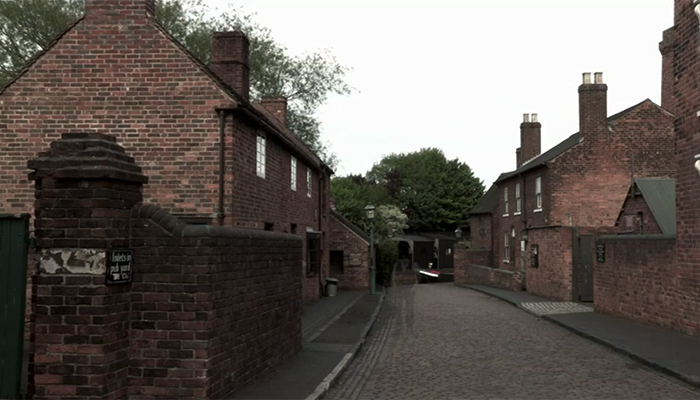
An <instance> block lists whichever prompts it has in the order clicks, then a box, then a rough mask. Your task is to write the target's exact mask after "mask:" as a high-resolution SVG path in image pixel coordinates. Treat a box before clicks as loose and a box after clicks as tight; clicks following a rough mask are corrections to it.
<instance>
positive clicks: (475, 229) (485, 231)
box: [469, 214, 494, 250]
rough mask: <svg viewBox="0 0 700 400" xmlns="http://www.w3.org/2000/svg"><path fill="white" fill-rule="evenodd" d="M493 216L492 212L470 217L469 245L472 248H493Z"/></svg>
mask: <svg viewBox="0 0 700 400" xmlns="http://www.w3.org/2000/svg"><path fill="white" fill-rule="evenodd" d="M493 218H494V217H493V216H492V215H491V214H480V215H472V216H471V217H469V226H470V230H469V246H470V247H471V248H472V249H487V250H491V248H492V247H491V246H492V243H493V235H494V230H493Z"/></svg>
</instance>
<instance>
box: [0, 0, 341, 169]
mask: <svg viewBox="0 0 700 400" xmlns="http://www.w3.org/2000/svg"><path fill="white" fill-rule="evenodd" d="M83 10H84V0H0V87H2V86H4V84H5V83H7V82H8V81H9V80H10V79H11V78H12V77H14V76H15V75H16V74H17V73H18V72H19V71H20V70H21V69H22V68H23V67H24V65H25V64H26V63H27V61H28V60H29V59H30V58H31V57H32V56H33V55H34V54H36V53H38V52H39V51H41V50H43V49H45V48H46V47H47V46H48V45H49V44H50V43H51V41H52V40H53V38H54V37H56V35H58V34H59V33H60V32H62V31H63V30H64V29H65V28H67V27H68V26H69V25H70V23H72V22H73V21H75V20H76V19H77V18H79V17H80V15H82V13H83ZM207 11H209V9H208V7H207V6H206V5H205V4H204V3H203V2H202V0H158V1H157V2H156V18H157V19H158V21H159V22H160V24H161V25H162V26H163V27H164V28H165V29H166V30H167V31H168V32H169V33H170V34H171V35H172V36H173V37H175V38H176V39H177V40H178V41H180V42H181V43H182V44H183V45H184V46H185V47H186V48H187V49H189V50H190V52H192V54H194V55H195V56H196V57H198V58H199V59H200V60H201V61H202V62H204V63H205V64H208V63H209V62H210V60H211V54H212V41H211V37H212V32H214V31H228V30H235V29H238V30H241V31H243V32H245V33H246V35H247V36H248V38H249V40H250V71H251V96H252V97H253V99H254V100H259V99H262V98H269V97H287V99H288V102H289V111H288V124H289V129H290V130H291V131H292V132H294V133H295V134H297V135H298V136H299V138H300V139H301V140H302V141H304V143H306V144H307V145H308V146H309V147H310V148H311V149H312V150H314V151H315V152H316V153H317V154H319V155H320V156H321V157H322V158H324V159H325V161H326V163H328V164H329V165H331V167H333V166H335V164H336V163H337V159H336V156H335V155H334V154H332V153H331V152H330V150H329V146H328V144H327V143H324V142H323V141H322V140H321V124H320V122H319V121H318V119H317V118H316V117H315V113H316V111H317V109H318V107H319V106H321V105H322V104H323V103H324V102H325V101H326V99H327V96H328V95H329V94H341V95H342V94H348V93H351V91H352V88H351V87H350V86H349V85H347V84H346V83H345V77H346V74H347V72H348V71H349V69H348V68H347V67H345V66H343V65H341V64H340V63H339V62H338V61H337V59H336V58H335V57H334V56H333V54H331V53H330V52H329V51H326V50H322V51H318V52H315V53H311V54H307V55H303V56H299V57H292V56H290V55H289V54H288V52H287V49H286V48H285V47H283V46H281V45H280V44H278V43H277V42H275V40H274V39H273V37H272V34H271V31H270V30H269V29H268V28H266V27H263V26H260V25H259V24H258V23H256V22H255V20H254V18H253V15H251V14H247V13H244V12H242V10H236V9H229V10H225V11H224V12H220V13H219V12H214V13H208V12H207Z"/></svg>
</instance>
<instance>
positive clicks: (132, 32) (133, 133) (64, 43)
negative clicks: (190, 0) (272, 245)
mask: <svg viewBox="0 0 700 400" xmlns="http://www.w3.org/2000/svg"><path fill="white" fill-rule="evenodd" d="M92 1H93V2H94V1H95V0H92ZM142 3H144V4H145V2H142ZM100 4H102V2H101V3H100ZM115 4H116V3H114V2H112V3H111V5H108V4H107V3H104V4H103V6H109V7H114V6H115ZM124 4H126V3H124ZM120 5H123V4H122V3H120ZM142 6H143V4H142ZM134 7H135V6H134ZM144 10H145V9H143V8H142V9H141V11H144ZM127 31H128V32H129V34H128V35H122V34H121V32H127ZM232 103H234V101H233V100H232V99H231V98H230V97H229V96H228V95H226V94H225V93H224V92H223V91H222V90H221V89H220V87H219V86H218V85H217V84H215V83H214V82H213V81H212V79H211V78H210V77H209V76H208V75H207V74H206V73H204V72H203V71H202V70H201V68H200V67H199V66H198V65H196V64H195V63H194V62H193V61H191V60H190V59H189V58H188V56H187V55H186V54H185V53H184V52H183V51H182V50H181V49H180V48H179V47H177V46H176V45H175V44H174V43H172V42H171V41H170V40H169V38H167V37H166V35H165V34H163V33H162V32H161V31H160V30H159V29H157V28H156V27H155V26H154V25H153V23H152V22H150V21H148V20H147V19H146V13H145V11H144V12H143V13H135V14H134V16H133V17H130V18H126V17H125V16H122V17H121V18H112V17H110V18H107V17H105V16H104V15H101V14H99V13H96V14H90V15H88V17H86V19H85V20H82V21H81V22H79V23H78V24H77V25H76V26H75V27H74V28H73V29H72V30H70V31H69V32H68V33H66V34H65V35H64V36H63V37H62V38H61V40H60V41H59V42H58V43H57V44H56V45H55V46H54V47H53V48H52V49H51V50H50V51H48V52H47V53H46V54H44V55H43V56H42V57H41V58H39V59H38V61H36V62H35V63H34V64H33V65H32V67H31V68H30V69H29V70H28V71H27V72H26V73H25V74H23V75H22V76H21V77H20V78H19V79H18V80H17V81H16V82H14V83H13V84H12V85H10V86H9V87H8V88H6V89H5V90H4V91H3V92H2V93H0V127H2V130H0V147H1V148H3V149H4V150H5V151H4V155H5V156H4V157H2V159H0V170H2V171H4V173H3V174H2V176H0V212H5V213H21V212H32V211H33V203H32V201H33V200H32V199H33V187H32V185H31V184H30V182H28V181H27V179H26V174H27V173H28V171H27V169H26V160H27V159H30V158H32V157H34V156H35V155H36V153H37V151H38V150H40V149H43V148H46V147H47V146H48V144H49V143H50V142H51V141H53V140H55V139H57V138H58V137H59V136H60V134H61V133H65V132H69V131H76V130H81V131H85V130H89V131H100V132H103V133H108V134H112V135H115V136H117V137H118V138H119V141H120V143H123V145H124V147H125V148H126V149H127V151H128V152H129V153H130V154H131V155H133V156H134V157H135V158H136V160H137V163H138V164H139V165H141V166H142V167H143V168H144V171H145V173H146V174H147V175H148V176H149V177H150V181H149V184H148V185H146V186H145V187H144V198H145V199H146V201H148V202H152V203H155V204H158V205H159V206H161V207H164V208H167V209H169V210H170V212H172V213H174V214H195V215H200V216H201V215H204V216H207V217H209V218H211V219H212V220H214V219H215V218H214V217H215V214H216V213H217V212H218V204H217V203H218V195H217V193H218V174H217V171H218V170H219V166H218V160H219V117H218V115H217V113H216V111H215V108H216V107H221V106H223V107H225V106H229V105H231V104H232ZM258 128H259V126H257V125H256V124H254V123H253V122H251V121H250V120H249V119H246V118H245V117H242V116H241V115H239V114H236V116H235V117H231V116H229V117H228V118H227V128H226V153H225V154H226V155H225V156H226V159H227V161H226V173H225V182H226V183H225V193H226V201H225V213H226V215H227V219H226V224H229V225H235V226H241V227H248V228H257V229H262V228H263V227H264V223H265V222H272V223H274V225H275V228H274V229H275V230H276V231H279V232H284V231H287V232H288V231H289V229H290V224H291V223H295V224H297V225H298V231H299V232H301V233H303V232H304V231H305V229H306V227H307V226H308V227H312V228H314V230H317V231H318V230H321V219H322V218H323V215H327V205H325V206H324V205H323V204H327V201H326V202H325V203H323V202H324V199H321V198H319V193H323V192H319V187H320V179H321V177H320V171H319V170H318V169H315V170H314V173H313V177H312V185H313V193H312V196H311V198H309V197H307V195H306V166H305V163H304V162H303V161H302V159H299V160H298V169H297V173H298V179H297V187H298V188H297V191H296V192H293V191H292V190H291V188H290V154H289V153H290V152H289V151H288V150H287V149H286V148H283V147H282V146H281V145H280V144H279V141H278V140H277V139H274V138H273V136H272V135H268V140H267V176H266V178H265V179H261V178H258V177H257V175H256V169H255V159H256V147H255V132H256V131H257V129H258ZM326 198H327V196H326ZM326 247H327V246H324V251H325V252H326V253H325V255H324V256H323V257H322V260H323V263H324V264H323V271H327V266H328V261H327V259H328V253H327V249H326ZM304 254H306V253H304ZM300 268H302V269H304V268H305V267H303V266H302V267H300ZM318 282H319V276H313V277H309V278H305V285H306V288H305V293H306V296H305V299H306V301H310V300H312V299H315V298H318V296H319V284H318Z"/></svg>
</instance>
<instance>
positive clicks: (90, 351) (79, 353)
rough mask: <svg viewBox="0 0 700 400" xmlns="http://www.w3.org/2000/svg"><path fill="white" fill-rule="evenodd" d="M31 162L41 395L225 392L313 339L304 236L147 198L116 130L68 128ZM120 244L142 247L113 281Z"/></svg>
mask: <svg viewBox="0 0 700 400" xmlns="http://www.w3.org/2000/svg"><path fill="white" fill-rule="evenodd" d="M29 167H30V168H31V169H35V170H36V173H34V174H32V176H31V177H32V179H34V180H36V188H37V190H36V199H37V200H36V207H37V208H36V238H37V250H36V259H37V270H36V273H35V275H34V279H33V294H34V296H33V299H32V300H33V301H32V306H33V308H34V311H35V322H34V324H33V326H32V338H33V341H34V346H33V347H34V350H33V354H31V356H30V377H29V382H30V396H31V395H34V398H35V399H49V398H50V399H69V398H70V399H75V398H130V397H134V398H149V399H155V398H161V399H184V398H187V399H193V398H199V399H216V398H226V397H229V395H230V393H231V392H232V391H235V390H236V389H238V388H240V387H241V386H242V385H244V384H246V383H248V382H250V381H252V380H253V379H256V378H258V377H261V376H262V375H263V374H265V373H266V372H268V371H270V370H271V369H273V368H274V367H276V366H278V365H279V364H280V363H282V362H283V361H285V360H286V359H288V358H289V357H291V356H292V355H293V354H295V353H296V352H298V351H299V350H300V349H301V303H302V283H301V274H302V271H301V269H300V268H299V265H300V264H301V262H302V248H303V243H302V241H301V239H300V238H299V237H298V236H296V235H287V234H282V233H274V232H266V231H262V230H244V229H236V228H231V227H216V226H209V225H186V224H184V223H182V222H180V221H179V220H177V219H176V218H175V217H173V216H172V215H170V214H168V212H167V211H165V210H162V209H160V208H158V207H156V206H153V205H144V204H142V203H141V201H142V194H141V193H142V185H143V184H144V183H146V182H147V178H146V177H145V176H143V175H142V174H141V169H140V168H139V167H138V166H136V165H134V164H133V158H131V157H129V156H127V155H126V154H124V150H123V148H121V146H119V145H117V144H116V143H115V140H114V138H113V137H110V136H106V135H100V134H95V133H88V134H67V135H64V138H63V139H62V140H60V141H58V142H55V143H54V144H52V150H51V151H49V152H46V153H41V154H40V157H39V158H38V159H36V160H33V161H32V162H30V164H29ZM113 249H122V250H130V251H132V252H133V258H131V257H128V256H126V255H124V259H123V260H122V262H128V264H129V267H130V269H129V272H128V273H127V272H124V274H123V275H122V274H120V273H117V274H116V276H117V277H124V276H126V277H127V278H128V276H129V275H130V276H131V279H130V280H129V279H126V281H125V282H124V283H119V284H113V285H109V284H108V282H107V277H108V276H110V277H113V276H115V275H114V274H113V273H114V272H115V271H112V270H111V268H110V260H109V256H108V254H110V250H113ZM125 254H126V253H125ZM117 272H118V271H117Z"/></svg>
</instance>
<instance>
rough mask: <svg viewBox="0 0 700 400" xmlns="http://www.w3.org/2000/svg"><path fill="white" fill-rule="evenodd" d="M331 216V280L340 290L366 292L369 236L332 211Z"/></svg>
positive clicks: (367, 286) (367, 285)
mask: <svg viewBox="0 0 700 400" xmlns="http://www.w3.org/2000/svg"><path fill="white" fill-rule="evenodd" d="M330 215H331V223H330V243H329V250H330V254H331V261H330V275H331V277H333V278H336V279H338V287H339V288H342V289H369V258H370V255H369V243H370V238H369V236H367V234H366V233H365V232H363V231H362V229H360V228H359V227H358V226H357V225H355V224H353V223H352V222H350V221H348V220H347V218H345V217H343V216H342V215H340V214H339V213H338V212H336V211H335V210H331V213H330Z"/></svg>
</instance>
